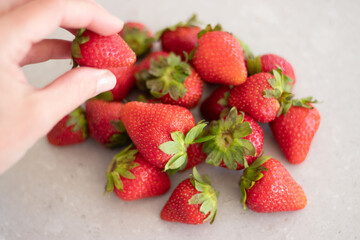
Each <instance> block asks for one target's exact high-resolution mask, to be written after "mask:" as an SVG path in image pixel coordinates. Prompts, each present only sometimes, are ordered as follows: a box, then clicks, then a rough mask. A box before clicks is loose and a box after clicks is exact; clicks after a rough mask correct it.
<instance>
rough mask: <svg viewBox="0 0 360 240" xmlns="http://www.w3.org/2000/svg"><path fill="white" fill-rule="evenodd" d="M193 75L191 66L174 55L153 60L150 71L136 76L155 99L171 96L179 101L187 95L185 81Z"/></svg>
mask: <svg viewBox="0 0 360 240" xmlns="http://www.w3.org/2000/svg"><path fill="white" fill-rule="evenodd" d="M190 75H191V68H190V65H189V64H187V63H186V62H183V61H181V58H180V57H179V56H177V55H175V54H174V53H170V54H169V56H168V57H163V56H159V58H158V60H157V61H155V60H154V59H151V64H150V68H149V70H144V71H142V72H141V73H140V74H138V75H137V76H136V78H137V81H138V82H142V84H143V85H145V86H146V88H147V89H149V90H150V93H151V95H152V96H154V97H155V98H160V97H162V96H164V95H166V94H169V95H170V97H171V98H172V99H174V100H175V101H177V100H178V99H179V98H182V97H184V95H185V94H186V91H187V90H186V87H185V85H184V83H185V80H186V79H187V78H188V77H189V76H190Z"/></svg>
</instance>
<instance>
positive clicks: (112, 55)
mask: <svg viewBox="0 0 360 240" xmlns="http://www.w3.org/2000/svg"><path fill="white" fill-rule="evenodd" d="M71 54H72V57H73V59H74V61H75V62H76V63H77V64H78V65H80V66H88V67H95V68H114V67H124V66H130V65H131V64H133V63H135V61H136V55H135V53H134V52H133V51H132V50H131V49H130V47H129V46H128V45H127V44H126V42H124V40H123V39H122V38H121V37H120V36H119V35H118V34H114V35H111V36H107V37H105V36H100V35H98V34H96V33H94V32H92V31H90V30H85V29H84V28H83V29H80V30H79V31H78V33H77V35H76V37H75V39H74V41H73V43H72V46H71Z"/></svg>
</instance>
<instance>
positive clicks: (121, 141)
mask: <svg viewBox="0 0 360 240" xmlns="http://www.w3.org/2000/svg"><path fill="white" fill-rule="evenodd" d="M110 123H111V125H113V127H114V128H115V130H116V131H118V132H119V133H115V134H113V135H112V136H111V137H110V139H109V141H108V142H107V143H106V144H105V146H106V147H108V148H116V147H121V146H124V145H125V144H127V143H129V142H130V141H131V140H130V137H129V135H128V134H127V132H126V129H125V126H124V124H123V122H122V121H120V120H117V121H110Z"/></svg>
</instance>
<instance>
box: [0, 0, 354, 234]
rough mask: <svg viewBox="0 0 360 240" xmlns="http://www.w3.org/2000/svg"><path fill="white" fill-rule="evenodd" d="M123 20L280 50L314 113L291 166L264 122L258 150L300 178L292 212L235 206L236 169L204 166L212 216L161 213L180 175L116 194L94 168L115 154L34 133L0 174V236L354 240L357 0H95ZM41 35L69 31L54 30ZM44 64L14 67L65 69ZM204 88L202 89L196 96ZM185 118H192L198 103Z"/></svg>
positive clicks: (35, 71)
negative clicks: (199, 30) (152, 191)
mask: <svg viewBox="0 0 360 240" xmlns="http://www.w3.org/2000/svg"><path fill="white" fill-rule="evenodd" d="M99 2H100V3H101V4H102V5H103V6H104V7H105V8H106V9H108V10H109V11H110V12H112V13H114V14H115V15H117V16H119V17H120V18H122V19H123V20H139V21H143V22H145V23H146V24H147V25H148V26H149V27H150V28H151V29H152V30H153V31H154V32H155V31H156V30H159V29H161V28H163V27H165V26H168V25H169V24H174V23H176V22H178V21H180V20H185V19H186V18H188V17H189V16H190V15H191V14H192V13H194V12H196V13H198V16H199V18H200V19H201V20H202V21H203V22H205V23H207V22H209V23H212V24H215V23H218V22H220V23H222V25H223V27H224V28H225V29H226V30H229V31H231V32H233V33H234V34H236V35H238V36H239V37H240V38H241V39H243V40H244V41H245V42H247V43H248V44H249V45H250V46H251V48H252V50H253V51H254V53H255V54H262V53H270V52H271V53H275V54H278V55H281V56H284V57H286V58H287V59H288V60H289V61H290V62H291V63H292V65H293V67H294V69H295V73H296V76H297V83H296V86H295V89H294V91H295V94H296V95H297V96H299V97H300V96H301V97H305V96H308V95H313V96H315V97H316V98H317V99H319V100H321V101H322V103H321V104H318V105H317V108H318V109H319V111H320V113H321V116H322V122H321V124H320V128H319V131H318V133H317V135H316V136H315V139H314V141H313V144H312V148H311V150H310V152H309V155H308V158H307V159H306V161H305V162H304V163H303V164H301V165H298V166H294V165H290V164H289V163H287V162H286V160H285V158H284V156H283V155H282V153H281V151H280V150H279V148H278V146H277V143H276V142H275V140H274V138H273V136H272V134H271V132H270V131H269V128H268V126H267V125H266V124H263V125H262V127H263V129H264V132H265V143H264V150H265V152H266V153H267V154H269V155H271V156H273V157H275V158H277V159H279V160H280V161H281V162H282V163H283V164H284V165H285V167H286V168H287V169H288V170H289V172H290V173H291V175H292V176H293V177H294V178H295V180H296V181H297V182H298V183H300V185H302V187H303V188H304V190H305V192H306V194H307V197H308V205H307V206H306V208H305V209H304V210H302V211H298V212H287V213H275V214H259V213H255V212H252V211H251V210H247V211H245V212H244V211H243V210H242V208H241V205H240V202H239V201H240V192H239V189H238V185H237V182H238V180H239V178H240V173H239V172H232V171H228V170H226V169H219V168H214V167H211V166H208V165H206V164H203V165H201V166H199V167H198V169H199V171H200V172H201V173H208V174H209V175H210V177H211V179H212V182H213V184H214V186H215V188H217V189H218V190H219V191H220V192H221V193H220V196H219V206H218V215H217V219H216V221H215V222H214V224H213V225H209V224H203V225H201V226H187V225H183V224H176V223H169V222H165V221H162V220H161V219H160V217H159V213H160V210H161V208H162V206H163V205H164V203H165V201H166V200H167V199H168V197H169V196H170V193H171V192H172V190H173V189H174V188H175V187H176V185H177V184H178V183H179V182H180V181H182V180H183V179H185V178H186V177H187V176H188V174H189V172H185V173H181V174H177V175H175V176H171V180H172V187H171V189H170V191H169V192H168V193H167V194H165V195H163V196H160V197H156V198H152V199H145V200H139V201H136V202H125V201H121V200H119V199H118V198H117V197H116V196H115V195H111V196H104V195H103V187H104V183H105V178H104V173H105V171H106V168H107V164H108V162H109V160H110V159H111V158H112V156H113V155H114V154H115V153H116V152H117V151H112V150H108V149H104V148H102V147H101V146H100V145H98V144H97V143H96V142H94V141H92V140H89V141H87V142H85V143H83V144H80V145H76V146H69V147H65V148H57V147H53V146H51V145H49V144H48V143H47V141H46V139H41V140H40V141H39V142H38V143H37V144H36V145H35V146H34V147H33V148H32V149H31V150H30V151H29V152H28V153H27V154H26V156H25V157H24V158H23V159H22V160H21V161H20V162H19V163H18V164H17V165H16V166H14V167H13V168H12V169H11V170H9V171H8V172H6V173H5V174H3V175H1V176H0V240H5V239H6V240H12V239H28V240H32V239H34V240H35V239H36V240H41V239H103V240H105V239H144V238H145V239H197V240H201V239H223V238H224V237H225V238H226V239H229V240H230V239H246V240H251V239H299V240H302V239H348V240H349V239H359V238H360V230H359V226H360V201H359V199H360V186H359V184H360V175H359V174H358V173H357V171H358V169H360V147H359V144H360V125H359V123H358V120H359V119H360V107H359V104H360V95H359V94H358V93H357V91H358V89H359V88H360V67H359V64H360V61H359V56H360V46H359V42H360V32H359V29H360V17H359V16H358V9H360V2H359V1H355V0H354V1H335V0H332V1H325V0H321V1H282V0H278V1H265V0H262V1H225V0H224V1H205V0H203V1H188V0H183V1H181V2H180V1H159V0H153V1H145V0H142V1H125V0H123V1H110V0H102V1H99ZM51 37H61V38H65V39H71V36H70V34H68V33H66V32H65V31H62V30H58V31H56V32H55V33H54V34H53V35H52V36H51ZM70 67H71V66H70V61H68V60H65V61H49V62H46V63H44V64H36V65H32V66H27V67H25V68H24V71H25V73H26V76H27V77H28V79H29V81H30V82H31V83H32V84H33V85H35V86H38V87H41V86H45V85H46V84H47V83H49V82H50V81H51V80H52V79H54V78H55V77H56V76H59V75H60V74H62V73H63V72H65V71H66V70H68V69H69V68H70ZM208 93H209V91H207V93H205V95H207V94H208ZM193 112H194V115H195V117H196V119H197V120H199V114H198V111H197V109H195V110H194V111H193Z"/></svg>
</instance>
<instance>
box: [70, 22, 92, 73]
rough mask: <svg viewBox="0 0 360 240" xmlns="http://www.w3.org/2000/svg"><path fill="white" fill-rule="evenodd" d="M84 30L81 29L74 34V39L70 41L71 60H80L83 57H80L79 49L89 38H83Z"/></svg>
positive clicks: (74, 63) (75, 65)
mask: <svg viewBox="0 0 360 240" xmlns="http://www.w3.org/2000/svg"><path fill="white" fill-rule="evenodd" d="M85 30H86V29H85V28H81V29H79V30H78V32H77V33H76V36H75V39H74V40H73V41H72V44H71V56H72V58H73V59H74V58H82V57H83V56H82V55H81V49H80V45H81V44H84V43H86V42H88V41H89V40H90V38H89V36H87V37H84V36H83V33H84V32H85ZM74 67H77V64H76V62H75V61H74V60H73V68H74Z"/></svg>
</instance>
